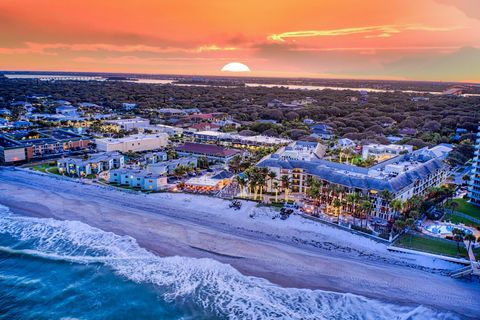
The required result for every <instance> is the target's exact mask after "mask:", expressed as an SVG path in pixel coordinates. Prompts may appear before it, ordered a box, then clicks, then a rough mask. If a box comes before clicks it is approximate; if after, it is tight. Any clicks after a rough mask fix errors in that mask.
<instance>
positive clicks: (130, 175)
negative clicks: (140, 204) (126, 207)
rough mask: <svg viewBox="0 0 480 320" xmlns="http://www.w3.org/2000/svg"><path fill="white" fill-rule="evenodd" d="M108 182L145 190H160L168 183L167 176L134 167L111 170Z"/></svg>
mask: <svg viewBox="0 0 480 320" xmlns="http://www.w3.org/2000/svg"><path fill="white" fill-rule="evenodd" d="M108 182H109V183H115V184H117V185H121V186H128V187H131V188H138V189H141V190H146V191H158V190H162V189H164V188H165V187H166V186H167V185H168V182H167V177H165V176H163V175H157V174H154V173H151V172H147V171H144V170H135V169H118V170H111V171H110V173H109V177H108Z"/></svg>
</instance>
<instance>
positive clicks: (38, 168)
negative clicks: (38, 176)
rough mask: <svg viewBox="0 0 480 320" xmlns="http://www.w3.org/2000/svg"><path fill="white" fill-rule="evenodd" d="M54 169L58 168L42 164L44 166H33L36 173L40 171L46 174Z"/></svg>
mask: <svg viewBox="0 0 480 320" xmlns="http://www.w3.org/2000/svg"><path fill="white" fill-rule="evenodd" d="M52 168H55V169H56V168H57V167H55V166H53V165H51V164H49V163H42V164H38V165H36V166H33V167H32V169H33V170H35V171H40V172H46V171H47V170H48V171H49V172H50V170H51V169H52Z"/></svg>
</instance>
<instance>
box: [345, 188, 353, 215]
mask: <svg viewBox="0 0 480 320" xmlns="http://www.w3.org/2000/svg"><path fill="white" fill-rule="evenodd" d="M345 201H346V203H347V208H348V209H349V211H350V213H351V214H352V216H354V215H355V212H354V210H353V208H354V204H355V201H356V199H355V194H353V193H350V194H347V196H346V197H345Z"/></svg>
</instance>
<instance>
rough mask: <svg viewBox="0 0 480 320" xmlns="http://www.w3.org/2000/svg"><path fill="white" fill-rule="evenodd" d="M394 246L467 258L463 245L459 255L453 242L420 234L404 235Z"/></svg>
mask: <svg viewBox="0 0 480 320" xmlns="http://www.w3.org/2000/svg"><path fill="white" fill-rule="evenodd" d="M394 246H397V247H401V248H405V249H412V250H418V251H423V252H428V253H434V254H440V255H445V256H451V257H457V258H458V257H461V258H466V256H467V250H466V248H465V246H464V245H463V243H461V244H460V255H459V254H458V253H457V243H456V242H455V241H451V240H446V239H442V238H436V237H430V236H426V235H420V234H411V235H410V234H408V235H406V234H404V235H402V236H401V237H400V238H399V239H398V240H397V241H396V242H395V243H394Z"/></svg>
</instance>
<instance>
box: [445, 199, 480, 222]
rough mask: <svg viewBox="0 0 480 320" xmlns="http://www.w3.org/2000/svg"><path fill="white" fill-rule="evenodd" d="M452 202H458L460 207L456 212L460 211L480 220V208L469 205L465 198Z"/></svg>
mask: <svg viewBox="0 0 480 320" xmlns="http://www.w3.org/2000/svg"><path fill="white" fill-rule="evenodd" d="M450 201H453V202H456V203H457V204H458V207H457V208H455V211H459V212H461V213H464V214H466V215H468V216H470V217H473V218H477V219H480V207H477V206H475V205H473V204H471V203H468V202H467V200H466V199H463V198H457V199H452V200H450ZM447 211H448V210H447Z"/></svg>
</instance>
